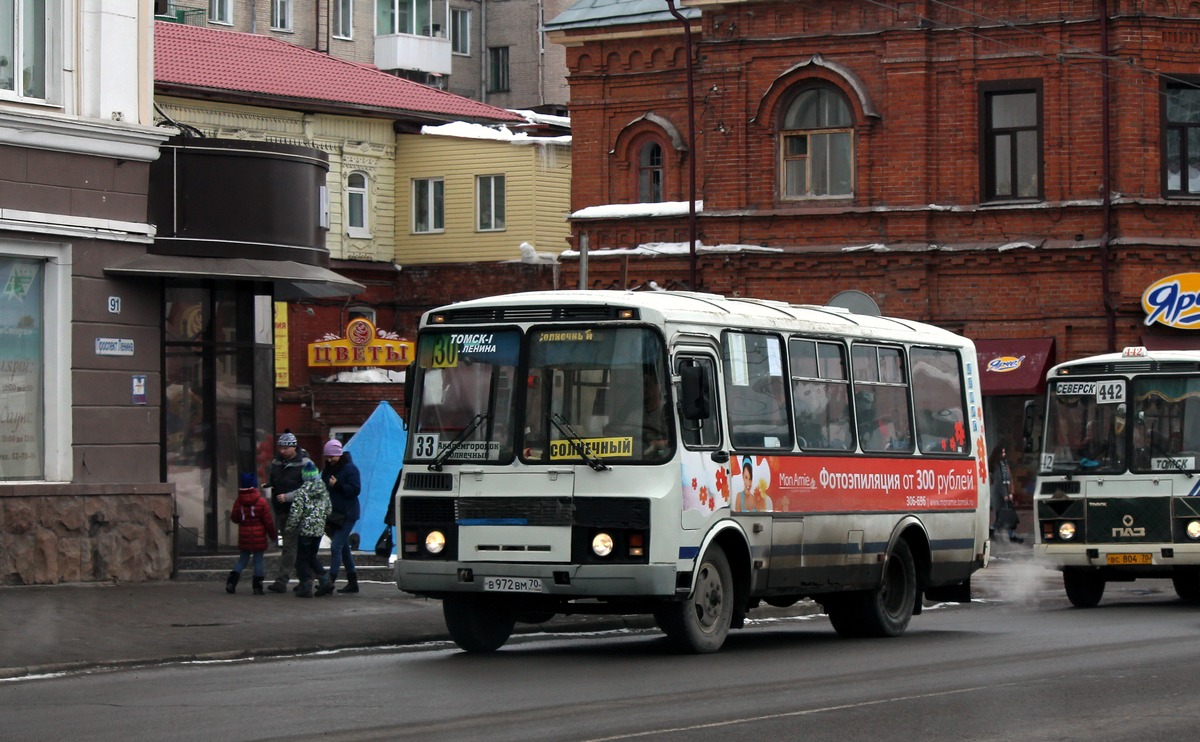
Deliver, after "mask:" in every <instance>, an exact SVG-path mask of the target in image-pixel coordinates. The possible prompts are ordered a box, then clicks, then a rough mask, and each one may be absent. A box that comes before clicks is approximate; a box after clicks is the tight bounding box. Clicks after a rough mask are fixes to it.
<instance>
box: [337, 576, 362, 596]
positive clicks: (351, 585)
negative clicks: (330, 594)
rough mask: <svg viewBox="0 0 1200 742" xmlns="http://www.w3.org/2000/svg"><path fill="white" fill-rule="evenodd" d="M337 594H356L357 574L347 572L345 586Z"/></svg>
mask: <svg viewBox="0 0 1200 742" xmlns="http://www.w3.org/2000/svg"><path fill="white" fill-rule="evenodd" d="M338 592H339V593H356V592H358V573H357V572H347V573H346V586H345V587H343V588H342V589H341V590H338Z"/></svg>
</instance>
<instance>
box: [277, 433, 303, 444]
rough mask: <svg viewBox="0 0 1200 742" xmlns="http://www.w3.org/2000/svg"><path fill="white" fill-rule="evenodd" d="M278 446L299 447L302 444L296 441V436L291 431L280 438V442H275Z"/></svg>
mask: <svg viewBox="0 0 1200 742" xmlns="http://www.w3.org/2000/svg"><path fill="white" fill-rule="evenodd" d="M275 445H277V446H298V445H300V442H299V441H297V440H296V435H295V434H294V433H292V432H291V431H289V432H287V433H284V434H283V435H281V436H279V440H278V441H276V442H275Z"/></svg>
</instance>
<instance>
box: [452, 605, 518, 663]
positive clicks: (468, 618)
mask: <svg viewBox="0 0 1200 742" xmlns="http://www.w3.org/2000/svg"><path fill="white" fill-rule="evenodd" d="M442 616H443V617H444V618H445V619H446V628H447V629H448V630H449V631H450V638H451V639H453V640H454V643H455V644H457V645H458V646H459V648H460V649H462V650H463V651H465V652H472V653H477V654H482V653H487V652H495V651H496V650H497V649H499V648H500V647H503V646H504V643H505V642H507V641H508V637H510V636H512V632H513V625H514V623H515V620H514V619H513V615H512V612H511V611H509V610H508V609H507V608H505V607H504V606H501V605H499V604H498V603H497V602H496V601H492V600H486V599H484V598H480V597H478V596H474V595H451V596H448V597H446V598H445V599H444V600H442Z"/></svg>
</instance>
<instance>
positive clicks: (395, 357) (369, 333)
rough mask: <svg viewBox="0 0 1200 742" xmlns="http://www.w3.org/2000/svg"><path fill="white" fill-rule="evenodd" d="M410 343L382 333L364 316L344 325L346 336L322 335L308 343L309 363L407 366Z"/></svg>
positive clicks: (318, 364) (410, 360)
mask: <svg viewBox="0 0 1200 742" xmlns="http://www.w3.org/2000/svg"><path fill="white" fill-rule="evenodd" d="M412 356H413V344H412V342H411V341H408V340H401V339H400V337H399V336H398V335H396V334H394V333H383V332H380V331H378V330H376V328H375V325H374V324H373V323H372V322H371V321H370V320H368V319H366V318H365V317H356V318H354V319H352V320H350V323H349V324H347V325H346V337H344V338H338V337H336V336H326V337H325V338H322V339H321V340H318V341H317V342H315V343H309V344H308V365H309V366H326V367H328V366H334V367H347V366H407V365H408V364H409V363H411V362H412Z"/></svg>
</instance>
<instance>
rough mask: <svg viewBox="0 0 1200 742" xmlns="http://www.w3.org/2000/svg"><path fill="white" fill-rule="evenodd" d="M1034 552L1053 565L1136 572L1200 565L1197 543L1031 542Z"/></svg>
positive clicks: (1169, 569) (1040, 559) (1041, 559)
mask: <svg viewBox="0 0 1200 742" xmlns="http://www.w3.org/2000/svg"><path fill="white" fill-rule="evenodd" d="M1033 552H1034V556H1035V557H1037V559H1038V560H1039V561H1041V562H1042V563H1043V564H1047V565H1048V566H1051V567H1054V568H1056V569H1062V568H1063V567H1105V568H1108V569H1114V570H1128V571H1130V572H1138V573H1153V572H1162V573H1170V572H1171V570H1172V569H1174V568H1175V567H1194V566H1200V544H1145V545H1138V544H1084V543H1079V544H1061V543H1060V544H1043V543H1039V544H1034V546H1033Z"/></svg>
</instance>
